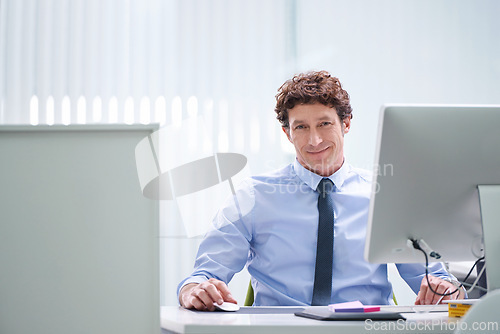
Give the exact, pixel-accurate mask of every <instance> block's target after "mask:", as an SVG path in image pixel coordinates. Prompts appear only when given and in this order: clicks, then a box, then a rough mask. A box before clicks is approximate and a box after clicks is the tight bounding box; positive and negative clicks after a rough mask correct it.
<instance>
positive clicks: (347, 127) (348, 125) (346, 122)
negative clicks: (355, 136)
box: [342, 115, 351, 134]
mask: <svg viewBox="0 0 500 334" xmlns="http://www.w3.org/2000/svg"><path fill="white" fill-rule="evenodd" d="M342 127H343V130H344V131H343V132H344V134H346V133H348V132H349V130H351V115H349V116H347V117H346V118H344V119H343V120H342Z"/></svg>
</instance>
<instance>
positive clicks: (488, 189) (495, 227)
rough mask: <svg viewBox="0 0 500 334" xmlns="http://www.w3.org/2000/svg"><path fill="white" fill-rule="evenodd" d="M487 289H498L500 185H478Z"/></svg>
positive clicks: (499, 271)
mask: <svg viewBox="0 0 500 334" xmlns="http://www.w3.org/2000/svg"><path fill="white" fill-rule="evenodd" d="M477 188H478V190H479V206H480V208H481V220H482V223H483V239H484V256H485V263H486V280H487V285H488V291H493V290H498V289H500V265H499V263H500V185H478V186H477Z"/></svg>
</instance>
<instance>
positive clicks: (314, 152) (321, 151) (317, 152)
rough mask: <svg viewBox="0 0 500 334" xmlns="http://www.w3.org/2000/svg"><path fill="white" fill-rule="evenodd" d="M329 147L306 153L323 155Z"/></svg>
mask: <svg viewBox="0 0 500 334" xmlns="http://www.w3.org/2000/svg"><path fill="white" fill-rule="evenodd" d="M329 148H330V147H325V148H324V149H322V150H319V151H307V153H309V154H320V153H323V152H325V151H326V150H328V149H329Z"/></svg>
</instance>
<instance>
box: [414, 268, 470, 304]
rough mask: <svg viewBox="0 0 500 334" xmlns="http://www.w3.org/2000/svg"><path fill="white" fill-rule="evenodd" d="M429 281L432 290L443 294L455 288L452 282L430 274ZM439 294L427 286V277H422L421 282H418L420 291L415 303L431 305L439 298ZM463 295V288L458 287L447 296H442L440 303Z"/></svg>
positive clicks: (460, 297)
mask: <svg viewBox="0 0 500 334" xmlns="http://www.w3.org/2000/svg"><path fill="white" fill-rule="evenodd" d="M429 283H430V285H431V287H432V290H434V291H436V292H437V293H441V294H445V293H450V292H453V291H455V290H457V287H456V286H455V285H453V283H451V282H448V281H445V280H444V279H441V278H438V277H434V276H430V275H429ZM441 297H442V296H441V295H439V294H435V293H434V292H432V291H431V289H430V288H429V284H428V283H427V279H426V278H425V276H424V278H423V279H422V283H421V284H420V291H419V292H418V295H417V300H415V305H433V304H436V303H437V302H438V301H439V300H440V299H441ZM464 297H465V294H464V290H463V289H462V288H458V291H456V292H455V293H453V294H452V295H449V296H444V297H443V299H441V303H442V302H443V300H446V299H463V298H464Z"/></svg>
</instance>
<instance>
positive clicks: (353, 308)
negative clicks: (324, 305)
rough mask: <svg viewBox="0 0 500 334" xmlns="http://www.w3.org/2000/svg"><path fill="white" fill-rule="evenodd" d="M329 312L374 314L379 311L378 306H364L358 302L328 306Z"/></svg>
mask: <svg viewBox="0 0 500 334" xmlns="http://www.w3.org/2000/svg"><path fill="white" fill-rule="evenodd" d="M328 309H329V310H330V311H331V312H360V313H362V312H376V311H380V306H372V305H367V306H364V305H363V304H362V303H361V302H360V301H359V300H356V301H354V302H346V303H337V304H330V305H328Z"/></svg>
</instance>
